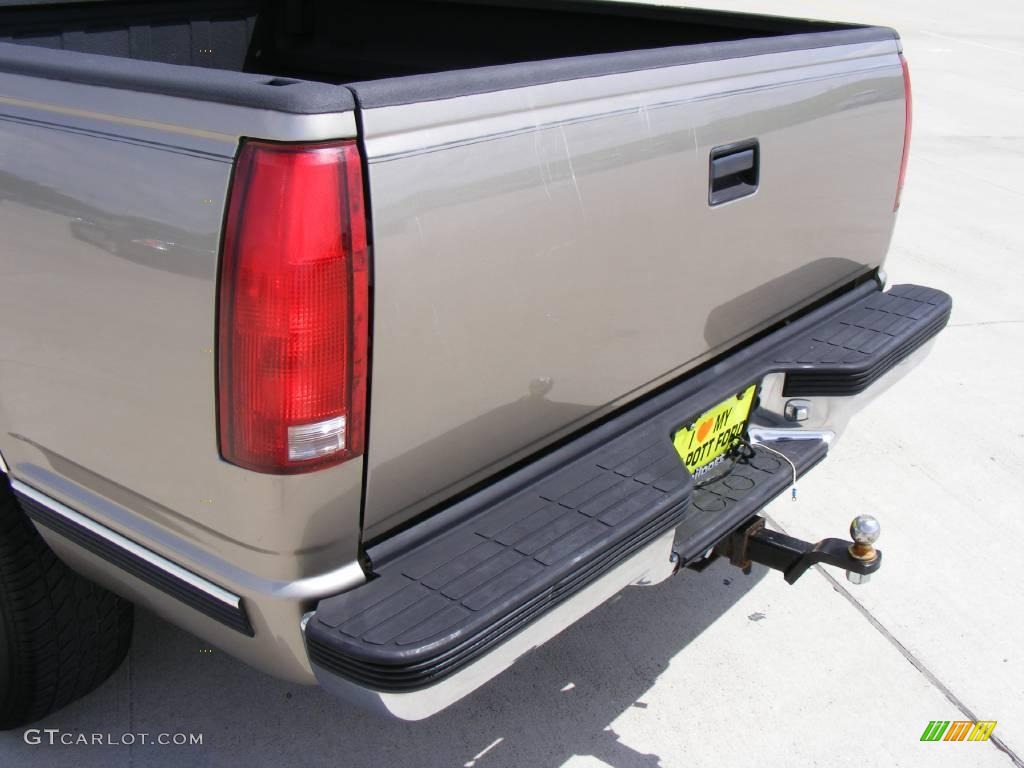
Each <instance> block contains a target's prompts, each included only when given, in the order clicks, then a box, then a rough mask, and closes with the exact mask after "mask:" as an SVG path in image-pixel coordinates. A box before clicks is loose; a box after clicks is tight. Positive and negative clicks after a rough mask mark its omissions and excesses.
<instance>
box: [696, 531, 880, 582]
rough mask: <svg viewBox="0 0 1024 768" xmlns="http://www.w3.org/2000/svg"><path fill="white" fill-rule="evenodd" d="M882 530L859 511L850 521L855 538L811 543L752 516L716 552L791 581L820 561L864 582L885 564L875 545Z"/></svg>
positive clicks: (745, 568) (742, 565) (745, 569)
mask: <svg viewBox="0 0 1024 768" xmlns="http://www.w3.org/2000/svg"><path fill="white" fill-rule="evenodd" d="M880 533H881V527H880V526H879V524H878V521H877V520H876V519H875V518H874V517H872V516H871V515H860V516H859V517H856V518H854V520H853V522H852V523H851V524H850V537H851V538H852V539H853V541H852V542H850V541H846V540H844V539H822V540H821V541H819V542H817V543H816V544H812V543H811V542H809V541H803V540H801V539H797V538H794V537H792V536H787V535H786V534H784V533H779V532H778V531H771V530H769V529H768V528H766V527H765V520H764V518H763V517H753V518H751V519H750V520H748V521H747V522H746V523H744V524H743V525H741V526H740V527H739V528H737V529H736V530H735V531H733V532H732V533H731V534H729V536H727V537H726V538H725V539H723V540H722V541H721V542H719V544H718V546H717V547H715V550H714V554H715V555H719V556H721V557H726V558H728V559H729V562H730V563H732V564H733V565H735V566H738V567H739V568H742V569H743V572H744V573H750V568H751V565H752V564H753V563H760V564H761V565H767V566H768V567H769V568H774V569H775V570H777V571H782V574H783V576H784V577H785V579H786V582H787V583H788V584H793V583H794V582H795V581H796V580H797V579H799V578H800V577H801V576H803V575H804V573H805V572H806V571H807V569H808V568H810V567H811V566H812V565H817V564H818V563H824V564H826V565H832V566H835V567H836V568H842V569H843V570H844V571H846V578H847V579H849V581H850V582H852V583H854V584H863V583H865V582H867V581H868V580H869V579H870V578H871V574H873V573H874V572H875V571H877V570H878V569H879V568H880V567H881V566H882V553H881V551H879V550H877V549H875V546H874V544H875V542H876V541H877V540H878V536H879V534H880Z"/></svg>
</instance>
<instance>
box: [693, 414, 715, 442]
mask: <svg viewBox="0 0 1024 768" xmlns="http://www.w3.org/2000/svg"><path fill="white" fill-rule="evenodd" d="M714 425H715V420H714V419H712V418H711V417H710V416H709V417H708V419H707V420H706V421H705V422H704V423H702V424H701V425H700V426H699V427H697V442H698V443H703V442H704V441H705V440H707V439H708V435H709V434H711V427H713V426H714Z"/></svg>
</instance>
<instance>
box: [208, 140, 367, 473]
mask: <svg viewBox="0 0 1024 768" xmlns="http://www.w3.org/2000/svg"><path fill="white" fill-rule="evenodd" d="M368 305H369V297H368V286H367V252H366V213H365V210H364V206H363V181H362V170H361V164H360V159H359V150H358V148H357V146H356V144H355V142H353V141H341V142H332V143H318V144H283V143H273V142H264V141H249V140H246V141H243V143H242V145H241V148H240V151H239V154H238V159H237V162H236V166H235V174H234V179H233V181H232V184H231V191H230V194H229V200H228V209H227V218H226V220H225V229H224V244H223V250H222V255H221V274H220V288H219V304H218V313H219V316H218V334H217V344H218V349H217V360H218V369H217V389H218V397H217V401H218V402H217V404H218V412H219V416H218V420H219V429H220V452H221V456H222V457H223V458H224V459H225V460H226V461H229V462H231V463H232V464H237V465H238V466H240V467H245V468H246V469H251V470H254V471H257V472H266V473H272V474H293V473H298V472H309V471H313V470H316V469H322V468H324V467H327V466H331V465H334V464H339V463H341V462H343V461H346V460H348V459H351V458H353V457H354V456H358V455H360V454H361V453H362V451H363V442H364V434H365V420H366V418H365V417H366V377H367V345H368V317H367V313H368V310H369V306H368Z"/></svg>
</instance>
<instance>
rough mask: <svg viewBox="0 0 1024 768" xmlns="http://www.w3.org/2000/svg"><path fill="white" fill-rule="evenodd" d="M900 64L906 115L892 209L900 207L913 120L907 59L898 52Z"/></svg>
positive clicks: (895, 209) (912, 103) (896, 209)
mask: <svg viewBox="0 0 1024 768" xmlns="http://www.w3.org/2000/svg"><path fill="white" fill-rule="evenodd" d="M900 64H902V65H903V101H904V105H905V110H906V116H905V117H904V121H903V154H902V155H901V156H900V176H899V179H898V180H897V181H896V202H895V204H894V205H893V207H892V209H893V211H898V210H899V208H900V195H902V194H903V180H904V178H906V175H907V157H908V156H909V155H910V129H911V127H912V124H913V122H914V120H913V117H914V100H913V97H912V94H911V92H910V68H909V67H907V60H906V59H905V58H904V57H903V54H902V53H901V54H900Z"/></svg>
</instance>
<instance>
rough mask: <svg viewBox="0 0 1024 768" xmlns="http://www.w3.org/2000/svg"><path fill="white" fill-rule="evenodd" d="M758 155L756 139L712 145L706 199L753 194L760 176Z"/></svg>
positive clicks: (724, 200) (718, 201)
mask: <svg viewBox="0 0 1024 768" xmlns="http://www.w3.org/2000/svg"><path fill="white" fill-rule="evenodd" d="M760 155H761V150H760V147H759V145H758V143H757V140H756V139H748V140H746V141H741V142H737V143H735V144H726V145H724V146H721V147H715V148H714V149H712V150H711V160H710V176H711V180H710V182H709V185H708V186H709V188H708V203H709V204H711V205H719V204H721V203H727V202H729V201H730V200H736V199H737V198H740V197H746V196H747V195H752V194H754V192H755V191H757V184H758V177H759V176H760V173H759V171H760V168H759V166H760Z"/></svg>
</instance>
